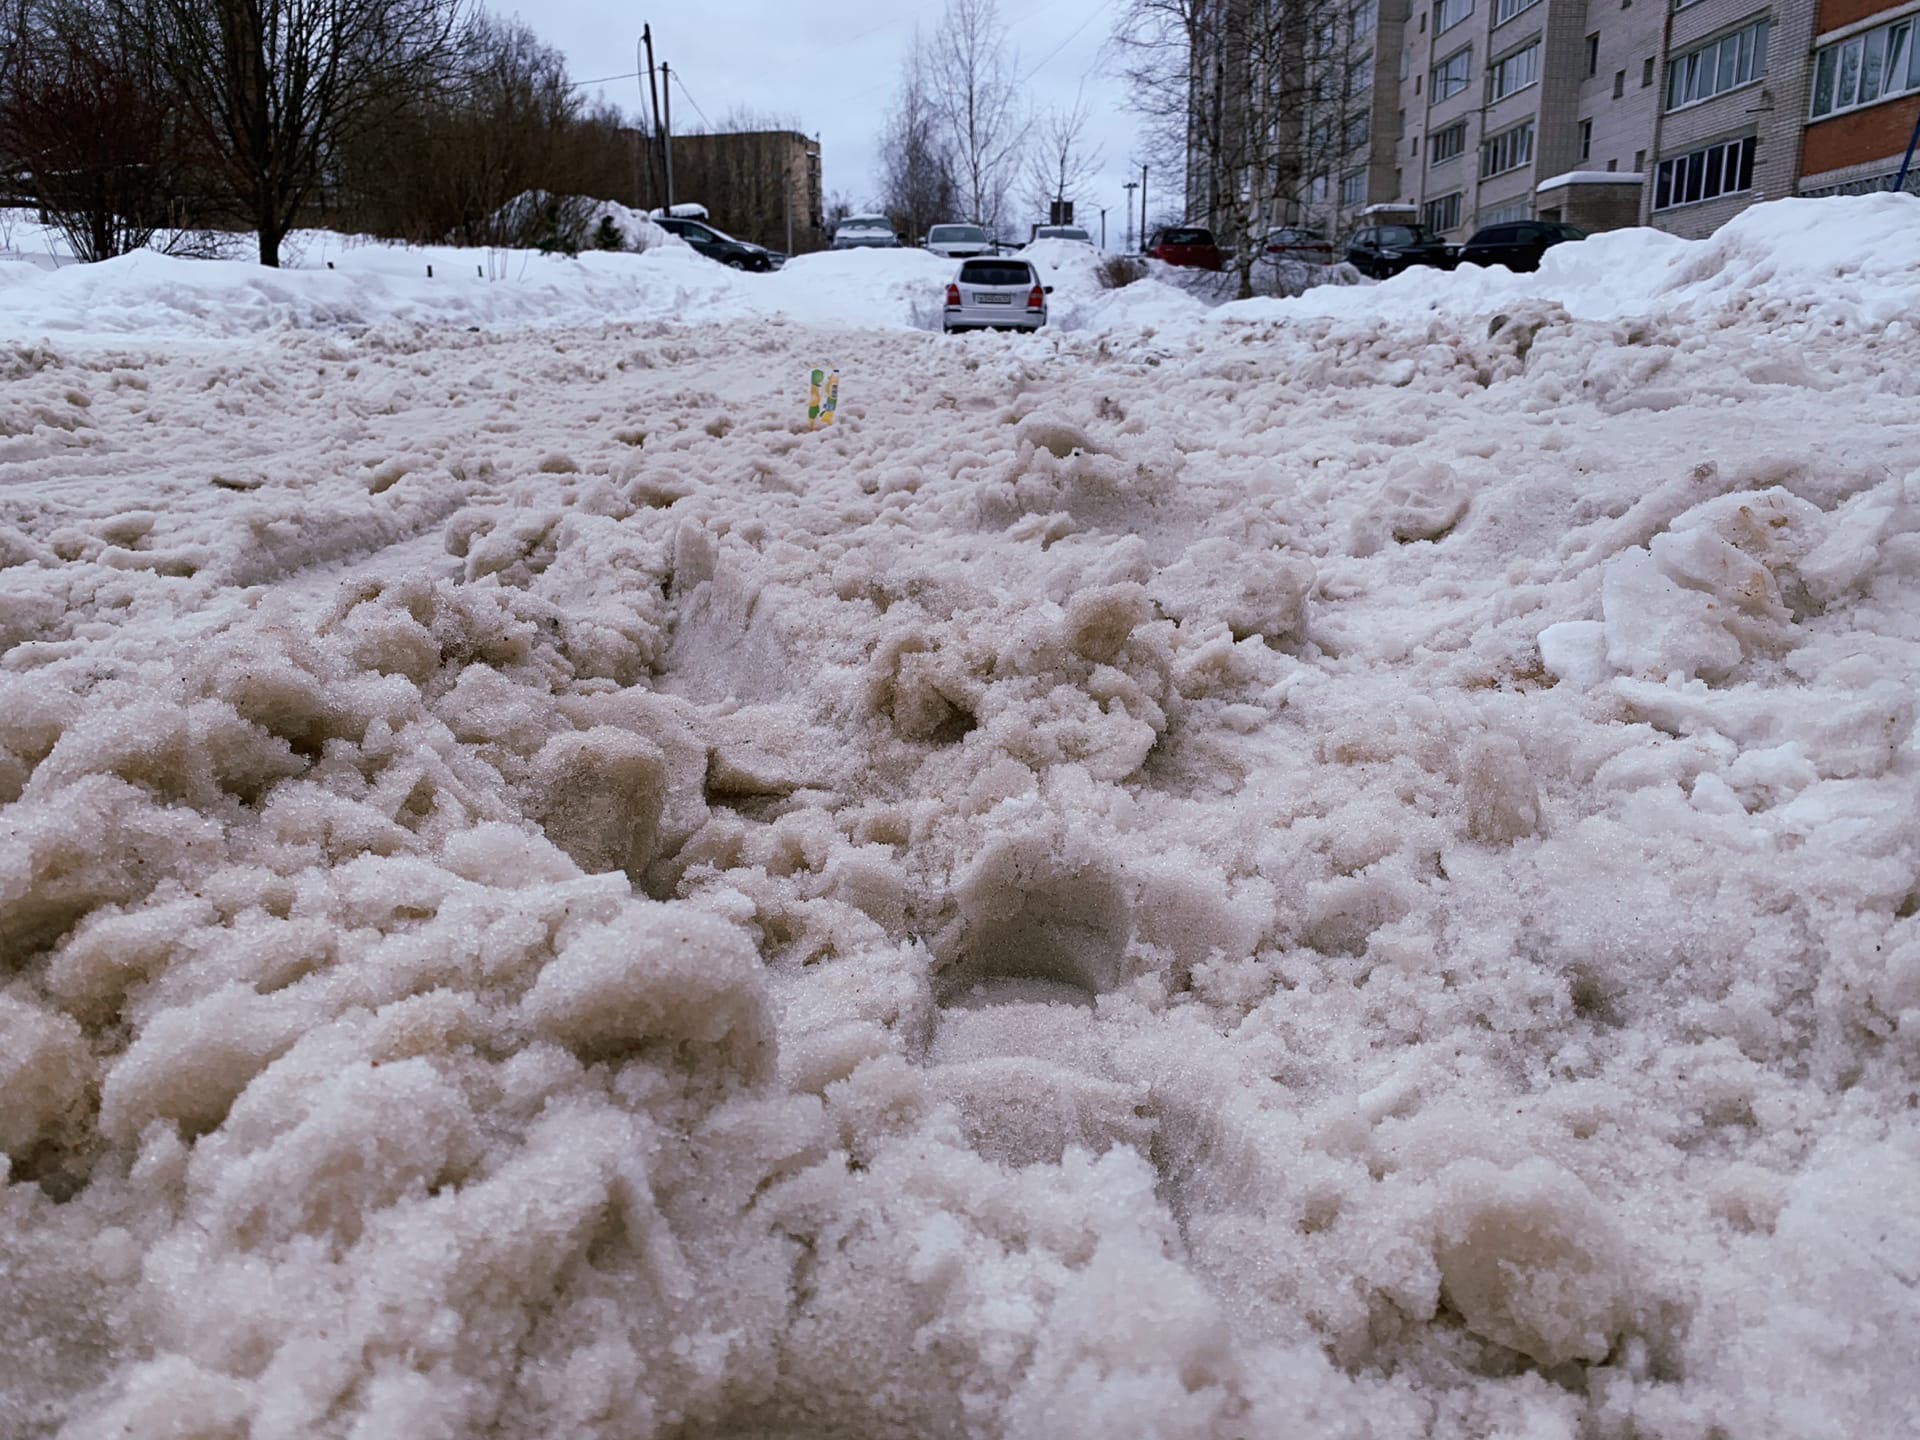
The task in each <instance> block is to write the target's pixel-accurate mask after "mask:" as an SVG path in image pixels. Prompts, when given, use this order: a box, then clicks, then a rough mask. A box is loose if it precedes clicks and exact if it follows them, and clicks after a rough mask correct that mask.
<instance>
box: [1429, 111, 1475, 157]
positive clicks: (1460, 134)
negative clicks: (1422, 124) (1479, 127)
mask: <svg viewBox="0 0 1920 1440" xmlns="http://www.w3.org/2000/svg"><path fill="white" fill-rule="evenodd" d="M1448 139H1450V140H1451V141H1452V148H1448V147H1447V145H1446V144H1445V143H1443V142H1444V141H1446V140H1448ZM1466 153H1467V122H1466V121H1465V120H1456V121H1454V122H1453V124H1451V125H1443V126H1441V127H1440V128H1439V129H1438V130H1434V131H1430V132H1429V133H1428V135H1427V164H1428V165H1429V166H1434V165H1445V164H1446V163H1447V162H1448V161H1449V160H1458V159H1459V158H1460V157H1461V156H1462V155H1464V154H1466Z"/></svg>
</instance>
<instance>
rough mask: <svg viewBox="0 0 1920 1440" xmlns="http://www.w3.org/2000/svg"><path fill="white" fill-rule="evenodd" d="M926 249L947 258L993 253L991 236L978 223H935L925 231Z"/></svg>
mask: <svg viewBox="0 0 1920 1440" xmlns="http://www.w3.org/2000/svg"><path fill="white" fill-rule="evenodd" d="M924 243H925V245H926V247H927V249H929V250H931V251H932V252H933V253H934V254H936V255H944V256H946V257H947V258H948V259H949V260H969V259H972V258H973V257H974V256H976V255H991V254H993V237H992V236H991V235H989V234H987V232H986V231H985V230H983V229H981V228H980V227H979V226H978V225H936V226H934V227H933V228H932V229H931V230H929V231H927V238H926V241H925V242H924Z"/></svg>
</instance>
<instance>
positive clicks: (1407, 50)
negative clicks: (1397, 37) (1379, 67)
mask: <svg viewBox="0 0 1920 1440" xmlns="http://www.w3.org/2000/svg"><path fill="white" fill-rule="evenodd" d="M1412 68H1413V47H1412V46H1410V45H1402V46H1401V47H1400V78H1401V79H1402V80H1404V79H1406V78H1407V72H1408V71H1409V70H1411V69H1412Z"/></svg>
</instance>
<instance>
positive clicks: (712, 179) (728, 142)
mask: <svg viewBox="0 0 1920 1440" xmlns="http://www.w3.org/2000/svg"><path fill="white" fill-rule="evenodd" d="M673 198H674V199H675V200H676V201H681V202H697V203H699V204H701V205H704V206H706V207H707V213H708V214H709V215H710V216H711V217H712V218H713V223H714V224H715V225H716V226H718V227H719V228H720V229H722V230H724V231H726V232H727V233H728V234H729V235H732V236H733V237H734V238H735V239H738V240H750V241H752V242H753V243H754V244H756V245H764V246H766V247H767V248H768V249H770V250H780V251H784V252H785V253H787V254H790V255H802V254H805V253H807V252H808V251H811V250H823V249H825V248H826V245H827V242H828V240H830V239H831V238H832V237H831V236H829V235H828V234H827V233H826V207H825V201H824V197H823V193H822V190H821V185H820V142H819V141H817V140H815V139H813V138H812V137H810V136H807V135H803V134H801V133H800V132H799V131H797V130H749V131H738V132H724V133H721V134H717V135H676V136H674V137H673Z"/></svg>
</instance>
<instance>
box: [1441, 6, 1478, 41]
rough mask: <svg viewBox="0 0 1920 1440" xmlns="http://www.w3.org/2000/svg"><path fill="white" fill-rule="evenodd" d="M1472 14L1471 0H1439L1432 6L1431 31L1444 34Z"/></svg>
mask: <svg viewBox="0 0 1920 1440" xmlns="http://www.w3.org/2000/svg"><path fill="white" fill-rule="evenodd" d="M1471 14H1473V0H1439V3H1437V4H1436V5H1435V6H1434V7H1433V33H1434V34H1436V35H1444V34H1445V33H1446V32H1447V31H1449V30H1451V29H1452V28H1453V27H1454V26H1456V25H1458V24H1459V23H1460V22H1461V21H1462V20H1464V19H1466V18H1467V17H1468V16H1469V15H1471Z"/></svg>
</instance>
